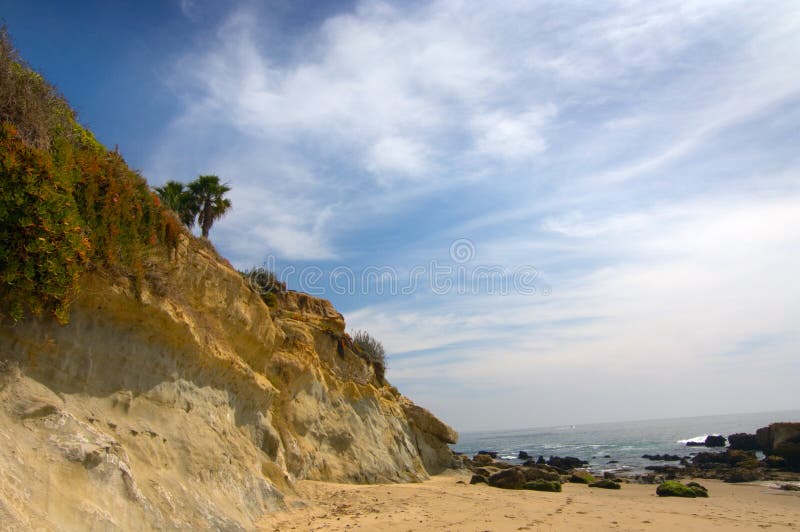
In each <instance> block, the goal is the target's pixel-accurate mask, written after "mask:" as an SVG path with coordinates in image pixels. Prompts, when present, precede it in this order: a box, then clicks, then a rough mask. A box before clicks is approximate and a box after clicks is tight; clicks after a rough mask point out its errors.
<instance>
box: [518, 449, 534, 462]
mask: <svg viewBox="0 0 800 532" xmlns="http://www.w3.org/2000/svg"><path fill="white" fill-rule="evenodd" d="M530 457H531V455H529V454H528V453H526V452H525V451H520V452H519V454H518V455H517V460H529V459H530Z"/></svg>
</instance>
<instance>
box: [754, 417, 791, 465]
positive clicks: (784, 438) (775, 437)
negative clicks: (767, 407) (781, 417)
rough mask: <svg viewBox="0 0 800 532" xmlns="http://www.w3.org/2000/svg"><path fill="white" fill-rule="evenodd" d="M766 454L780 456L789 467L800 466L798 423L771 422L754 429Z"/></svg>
mask: <svg viewBox="0 0 800 532" xmlns="http://www.w3.org/2000/svg"><path fill="white" fill-rule="evenodd" d="M756 440H757V441H758V445H759V447H760V448H761V449H762V450H763V451H764V454H766V455H775V456H780V457H782V458H783V459H784V460H786V464H787V465H788V466H789V467H791V468H800V423H772V424H771V425H770V426H768V427H764V428H760V429H758V430H757V431H756Z"/></svg>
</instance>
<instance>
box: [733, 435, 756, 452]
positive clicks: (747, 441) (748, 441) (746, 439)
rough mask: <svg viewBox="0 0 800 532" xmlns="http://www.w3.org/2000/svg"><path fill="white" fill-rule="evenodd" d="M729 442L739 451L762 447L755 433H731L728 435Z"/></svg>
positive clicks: (754, 449)
mask: <svg viewBox="0 0 800 532" xmlns="http://www.w3.org/2000/svg"><path fill="white" fill-rule="evenodd" d="M728 443H729V445H730V448H731V449H735V450H737V451H758V450H760V449H761V447H759V445H758V438H756V435H755V434H746V433H744V432H738V433H736V434H731V435H730V436H728Z"/></svg>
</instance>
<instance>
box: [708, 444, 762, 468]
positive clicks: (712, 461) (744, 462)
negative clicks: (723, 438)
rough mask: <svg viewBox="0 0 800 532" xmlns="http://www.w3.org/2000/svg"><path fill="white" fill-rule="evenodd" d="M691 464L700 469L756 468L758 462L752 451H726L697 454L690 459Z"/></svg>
mask: <svg viewBox="0 0 800 532" xmlns="http://www.w3.org/2000/svg"><path fill="white" fill-rule="evenodd" d="M692 464H693V465H695V466H698V467H700V468H701V469H710V468H714V467H720V466H730V467H740V466H741V467H751V468H753V467H758V460H757V459H756V453H755V452H754V451H737V450H731V449H728V450H726V451H725V452H724V453H697V454H696V455H695V456H694V458H692Z"/></svg>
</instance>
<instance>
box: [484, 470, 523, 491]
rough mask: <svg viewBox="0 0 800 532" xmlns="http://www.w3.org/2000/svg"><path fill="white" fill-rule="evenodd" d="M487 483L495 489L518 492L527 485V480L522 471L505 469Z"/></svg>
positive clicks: (491, 477)
mask: <svg viewBox="0 0 800 532" xmlns="http://www.w3.org/2000/svg"><path fill="white" fill-rule="evenodd" d="M486 481H487V483H488V484H489V485H490V486H492V487H495V488H502V489H507V490H518V489H521V488H522V486H523V485H525V482H526V479H525V475H524V474H523V473H522V471H521V470H520V469H518V468H516V467H514V468H511V469H503V470H502V471H498V472H497V473H495V474H493V475H492V476H490V477H489V478H488V479H487V480H486Z"/></svg>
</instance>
